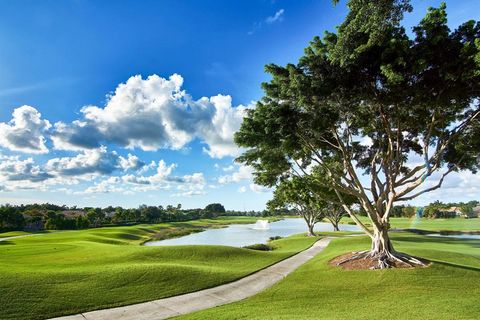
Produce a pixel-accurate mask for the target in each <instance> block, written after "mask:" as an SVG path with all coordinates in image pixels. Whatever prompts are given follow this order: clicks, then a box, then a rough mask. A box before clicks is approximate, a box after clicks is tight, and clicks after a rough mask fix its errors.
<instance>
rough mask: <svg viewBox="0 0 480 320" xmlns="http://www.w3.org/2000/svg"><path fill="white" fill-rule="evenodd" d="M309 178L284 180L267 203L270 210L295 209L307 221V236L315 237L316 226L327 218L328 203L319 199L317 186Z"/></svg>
mask: <svg viewBox="0 0 480 320" xmlns="http://www.w3.org/2000/svg"><path fill="white" fill-rule="evenodd" d="M308 178H309V177H293V178H291V179H289V180H283V181H282V182H281V183H279V185H278V186H277V188H276V189H275V191H274V193H273V199H272V200H270V201H269V202H268V203H267V206H268V207H269V208H270V209H278V208H288V207H293V208H295V210H296V211H297V212H298V214H299V215H300V216H301V217H302V218H303V219H304V220H305V223H306V224H307V228H308V234H307V236H309V237H312V236H315V231H314V230H313V229H314V227H315V224H316V223H317V222H320V221H322V220H323V218H325V215H326V208H327V203H326V202H325V201H321V200H319V199H318V196H317V193H316V192H315V186H314V184H313V183H312V182H311V180H310V179H308Z"/></svg>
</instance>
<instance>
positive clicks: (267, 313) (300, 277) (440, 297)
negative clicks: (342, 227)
mask: <svg viewBox="0 0 480 320" xmlns="http://www.w3.org/2000/svg"><path fill="white" fill-rule="evenodd" d="M393 238H394V240H395V245H396V247H397V249H399V250H401V251H405V252H408V253H411V254H415V255H418V256H421V257H425V258H428V259H430V260H431V261H433V264H432V265H431V266H430V267H428V268H421V269H396V270H395V269H390V270H375V271H370V270H363V271H352V270H343V269H341V268H338V267H333V266H329V265H328V261H329V260H331V259H332V258H334V257H336V256H338V255H340V254H342V253H345V252H349V251H352V250H361V249H366V248H368V247H369V239H368V238H366V237H361V238H342V239H336V240H334V241H332V242H331V243H330V245H329V246H328V247H327V248H326V250H325V251H324V252H322V253H321V254H319V255H318V256H317V257H315V258H314V259H312V260H311V261H310V262H308V263H307V264H305V265H304V266H302V267H300V268H299V269H298V270H296V271H295V272H293V273H292V274H290V275H289V276H287V278H286V279H285V280H283V281H281V282H280V283H278V284H277V285H275V286H273V287H272V288H270V289H268V290H266V291H264V292H262V293H260V294H258V295H256V296H254V297H252V298H249V299H246V300H243V301H240V302H237V303H233V304H229V305H226V306H221V307H217V308H213V309H209V310H205V311H201V312H197V313H194V314H191V315H188V316H185V317H179V319H424V320H425V319H478V318H479V315H480V300H479V298H480V240H460V239H451V238H440V239H439V238H429V237H426V236H419V235H415V234H410V233H407V234H393Z"/></svg>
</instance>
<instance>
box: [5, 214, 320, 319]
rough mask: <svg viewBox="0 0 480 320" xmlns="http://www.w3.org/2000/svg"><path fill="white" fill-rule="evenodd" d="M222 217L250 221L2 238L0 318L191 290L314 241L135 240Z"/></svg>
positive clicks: (189, 229)
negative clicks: (264, 245)
mask: <svg viewBox="0 0 480 320" xmlns="http://www.w3.org/2000/svg"><path fill="white" fill-rule="evenodd" d="M253 221H255V219H253ZM226 222H228V223H232V222H235V223H238V222H245V223H247V222H250V223H251V222H252V219H250V220H248V219H243V218H241V219H234V218H229V219H219V220H203V221H194V222H189V223H172V224H160V225H138V226H129V227H108V228H98V229H88V230H80V231H65V232H53V233H49V234H42V235H41V236H31V237H24V238H16V239H9V240H6V241H2V242H0V292H1V294H0V319H45V318H49V317H53V316H59V315H65V314H73V313H78V312H84V311H88V310H94V309H100V308H107V307H113V306H119V305H127V304H132V303H137V302H142V301H148V300H154V299H159V298H162V297H167V296H172V295H178V294H182V293H186V292H191V291H196V290H200V289H203V288H207V287H212V286H216V285H219V284H222V283H225V282H229V281H233V280H235V279H238V278H240V277H243V276H245V275H248V274H250V273H252V272H254V271H256V270H259V269H261V268H264V267H266V266H268V265H271V264H273V263H275V262H277V261H279V260H282V259H284V258H286V257H288V256H290V255H292V254H294V253H296V252H298V251H301V250H303V249H305V248H307V247H309V246H310V245H311V244H312V243H313V241H314V239H312V238H307V237H303V236H293V237H289V238H285V239H280V240H277V241H275V242H273V245H274V246H275V247H276V248H277V249H276V250H274V251H272V252H261V251H255V250H248V249H241V248H232V247H221V246H178V247H145V246H140V245H139V244H140V243H142V242H144V241H146V240H147V239H149V238H150V237H152V236H155V235H156V236H157V237H158V238H164V237H166V236H171V235H174V234H182V233H188V232H192V231H196V230H197V229H196V228H199V227H200V226H212V225H213V226H220V225H222V224H224V223H226Z"/></svg>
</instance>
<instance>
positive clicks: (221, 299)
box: [52, 237, 332, 320]
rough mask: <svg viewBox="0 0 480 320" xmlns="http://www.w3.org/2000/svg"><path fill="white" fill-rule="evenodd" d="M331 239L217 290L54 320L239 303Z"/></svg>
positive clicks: (166, 314) (146, 317)
mask: <svg viewBox="0 0 480 320" xmlns="http://www.w3.org/2000/svg"><path fill="white" fill-rule="evenodd" d="M331 240H332V238H329V237H326V238H323V239H321V240H319V241H317V242H316V243H315V244H313V246H311V247H310V248H309V249H307V250H305V251H302V252H300V253H298V254H296V255H294V256H292V257H290V258H287V259H285V260H283V261H280V262H278V263H276V264H274V265H272V266H270V267H268V268H265V269H263V270H260V271H258V272H256V273H253V274H251V275H249V276H247V277H245V278H242V279H240V280H237V281H234V282H231V283H227V284H224V285H221V286H218V287H214V288H210V289H205V290H201V291H197V292H193V293H187V294H183V295H180V296H175V297H170V298H164V299H160V300H154V301H150V302H144V303H139V304H133V305H129V306H124V307H118V308H112V309H103V310H97V311H91V312H85V313H81V314H77V315H72V316H66V317H60V318H55V320H158V319H167V318H170V317H174V316H178V315H183V314H188V313H191V312H194V311H198V310H203V309H208V308H212V307H216V306H220V305H222V304H227V303H231V302H235V301H239V300H242V299H245V298H248V297H250V296H253V295H255V294H257V293H259V292H260V291H263V290H265V289H267V288H269V287H271V286H273V285H274V284H275V283H277V282H278V281H280V280H282V279H283V278H285V277H286V276H287V275H288V274H289V273H291V272H292V271H294V270H295V269H297V268H298V267H300V266H301V265H302V264H304V263H305V262H307V261H308V260H310V259H312V258H313V257H314V256H315V255H317V254H318V253H320V252H322V251H323V249H325V247H326V246H327V245H328V244H329V243H330V241H331ZM52 320H53V319H52Z"/></svg>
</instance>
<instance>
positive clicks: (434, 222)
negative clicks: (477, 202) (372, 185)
mask: <svg viewBox="0 0 480 320" xmlns="http://www.w3.org/2000/svg"><path fill="white" fill-rule="evenodd" d="M360 219H361V220H362V222H364V223H367V224H368V223H370V220H368V218H367V217H360ZM351 222H352V219H350V218H343V219H342V223H351ZM390 224H391V226H392V228H400V229H422V230H435V231H440V230H445V231H447V230H457V231H480V218H474V219H463V218H453V219H424V218H422V219H415V218H412V219H409V218H390Z"/></svg>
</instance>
